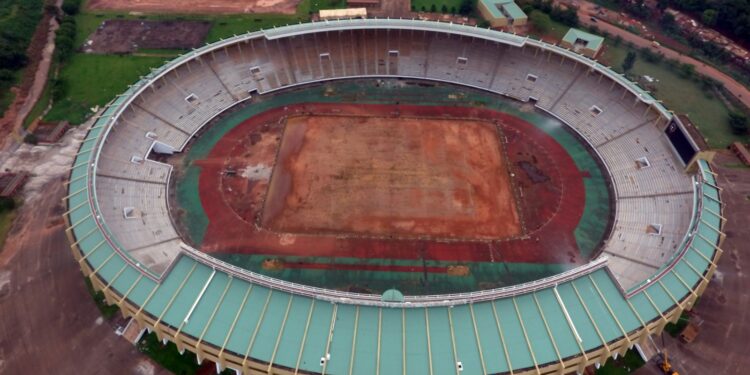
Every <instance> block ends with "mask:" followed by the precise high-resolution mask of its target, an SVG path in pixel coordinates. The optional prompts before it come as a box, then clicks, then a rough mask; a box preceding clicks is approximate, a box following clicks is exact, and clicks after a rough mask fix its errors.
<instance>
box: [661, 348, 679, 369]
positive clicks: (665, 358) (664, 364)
mask: <svg viewBox="0 0 750 375" xmlns="http://www.w3.org/2000/svg"><path fill="white" fill-rule="evenodd" d="M656 365H657V366H659V369H660V370H661V372H662V373H663V374H664V375H680V374H679V373H678V372H677V370H674V369H672V364H671V363H670V362H669V355H668V354H667V349H664V350H662V351H661V352H660V353H659V354H658V355H657V358H656Z"/></svg>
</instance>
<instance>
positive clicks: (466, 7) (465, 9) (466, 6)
mask: <svg viewBox="0 0 750 375" xmlns="http://www.w3.org/2000/svg"><path fill="white" fill-rule="evenodd" d="M473 11H474V2H473V1H472V0H462V1H461V6H459V7H458V13H459V14H461V15H462V16H468V15H470V14H471V12H473Z"/></svg>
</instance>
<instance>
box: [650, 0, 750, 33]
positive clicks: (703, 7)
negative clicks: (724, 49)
mask: <svg viewBox="0 0 750 375" xmlns="http://www.w3.org/2000/svg"><path fill="white" fill-rule="evenodd" d="M662 1H665V0H662ZM666 1H668V4H669V5H670V6H672V7H674V8H677V9H680V10H683V11H687V12H690V13H694V14H695V13H697V14H699V18H700V20H701V21H702V22H703V23H705V24H706V25H707V26H710V27H715V28H716V29H719V30H722V31H724V32H726V33H727V34H729V35H730V36H733V37H735V38H737V39H740V40H742V41H745V42H750V1H747V0H724V1H713V0H712V1H707V0H666Z"/></svg>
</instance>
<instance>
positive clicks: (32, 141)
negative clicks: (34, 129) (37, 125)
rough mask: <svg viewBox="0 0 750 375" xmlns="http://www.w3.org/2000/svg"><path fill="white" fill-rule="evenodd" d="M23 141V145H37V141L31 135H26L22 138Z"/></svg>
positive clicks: (34, 136) (33, 135)
mask: <svg viewBox="0 0 750 375" xmlns="http://www.w3.org/2000/svg"><path fill="white" fill-rule="evenodd" d="M23 141H24V143H28V144H30V145H36V144H37V143H39V139H38V138H37V137H36V135H35V134H33V133H29V134H26V136H25V137H23Z"/></svg>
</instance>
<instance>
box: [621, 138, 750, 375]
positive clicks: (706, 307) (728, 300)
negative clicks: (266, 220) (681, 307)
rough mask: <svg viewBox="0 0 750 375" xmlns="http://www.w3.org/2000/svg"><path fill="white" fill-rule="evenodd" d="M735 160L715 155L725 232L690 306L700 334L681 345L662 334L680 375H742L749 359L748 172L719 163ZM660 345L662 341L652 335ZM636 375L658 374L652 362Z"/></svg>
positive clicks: (749, 178) (749, 220)
mask: <svg viewBox="0 0 750 375" xmlns="http://www.w3.org/2000/svg"><path fill="white" fill-rule="evenodd" d="M736 163H739V161H738V160H737V159H736V158H735V157H734V156H733V155H731V154H729V152H728V151H723V152H722V153H721V154H719V155H718V156H717V158H716V159H715V163H714V166H715V168H716V169H715V171H716V172H717V173H718V174H719V180H718V182H719V186H721V187H722V188H723V189H724V191H723V192H722V194H721V197H722V199H723V200H724V202H725V207H726V209H725V212H724V214H725V215H726V216H727V224H726V226H725V227H724V228H723V229H724V232H725V233H726V234H727V239H726V241H724V245H723V248H724V254H723V255H722V257H721V259H719V267H718V269H717V270H716V273H715V275H714V277H713V279H712V281H711V283H710V284H709V285H708V288H707V289H706V292H705V293H704V294H703V296H701V298H700V301H699V302H698V304H697V305H696V307H695V308H694V309H693V312H694V313H695V314H696V317H695V318H693V321H696V322H699V324H700V333H699V334H698V337H697V338H696V339H695V341H693V342H692V343H690V344H683V343H681V342H679V341H678V340H675V339H672V338H671V337H669V335H668V334H666V333H665V336H666V337H665V342H666V346H667V349H668V351H669V355H670V358H671V360H672V362H673V363H674V365H675V366H676V367H677V369H678V370H680V374H723V375H741V374H747V369H748V368H750V357H748V356H747V338H748V337H750V312H749V311H748V309H747V306H748V304H749V303H750V292H748V290H747V274H745V270H747V269H750V254H749V253H748V247H747V245H746V244H747V243H748V240H750V234H749V233H748V232H747V230H746V228H747V227H748V226H750V216H748V215H747V213H748V212H750V201H748V200H747V199H746V197H747V195H748V194H750V173H748V170H747V169H738V168H736V167H734V168H727V167H723V166H722V165H729V164H736ZM655 341H656V342H657V343H659V344H660V345H661V340H659V339H655ZM636 374H637V375H652V374H653V375H656V374H661V372H659V371H657V369H656V366H654V365H653V364H651V365H647V366H646V367H644V368H643V369H641V370H639V371H638V372H637V373H636Z"/></svg>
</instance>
